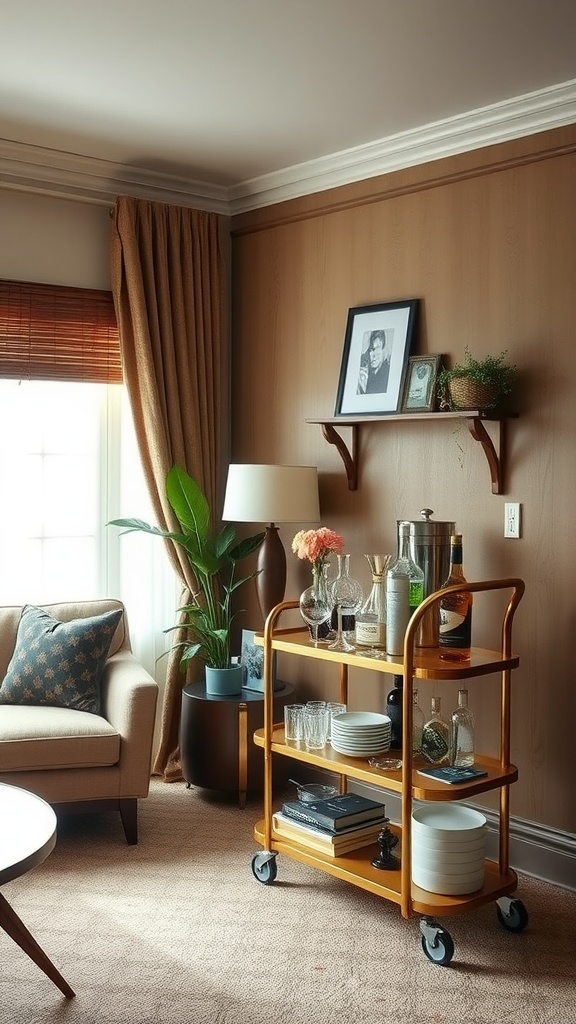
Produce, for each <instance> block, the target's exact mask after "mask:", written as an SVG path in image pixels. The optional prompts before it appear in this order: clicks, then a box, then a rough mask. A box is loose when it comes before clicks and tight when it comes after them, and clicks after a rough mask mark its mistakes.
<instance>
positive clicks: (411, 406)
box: [402, 355, 442, 412]
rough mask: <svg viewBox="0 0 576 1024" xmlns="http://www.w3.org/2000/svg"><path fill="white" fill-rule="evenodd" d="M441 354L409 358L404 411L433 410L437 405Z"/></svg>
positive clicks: (403, 403) (403, 401)
mask: <svg viewBox="0 0 576 1024" xmlns="http://www.w3.org/2000/svg"><path fill="white" fill-rule="evenodd" d="M441 358H442V357H441V356H439V355H434V356H411V357H410V359H409V360H408V369H407V371H406V381H405V383H404V394H403V397H402V412H433V411H434V408H435V405H436V378H437V376H438V370H439V368H440V359H441Z"/></svg>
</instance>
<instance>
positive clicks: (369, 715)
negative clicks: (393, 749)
mask: <svg viewBox="0 0 576 1024" xmlns="http://www.w3.org/2000/svg"><path fill="white" fill-rule="evenodd" d="M391 738H392V722H391V720H390V718H389V717H388V715H379V714H377V712H375V711H344V712H342V713H341V714H339V715H333V716H332V739H331V743H332V746H333V748H334V750H336V751H337V752H338V753H339V754H346V755H347V757H373V756H374V755H375V754H382V753H383V752H384V751H385V750H389V749H390V740H391Z"/></svg>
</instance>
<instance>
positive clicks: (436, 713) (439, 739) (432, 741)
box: [422, 697, 450, 765]
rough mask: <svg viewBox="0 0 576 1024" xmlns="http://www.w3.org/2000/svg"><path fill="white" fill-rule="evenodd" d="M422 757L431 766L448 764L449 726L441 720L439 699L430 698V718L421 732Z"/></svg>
mask: <svg viewBox="0 0 576 1024" xmlns="http://www.w3.org/2000/svg"><path fill="white" fill-rule="evenodd" d="M422 755H423V756H424V757H425V758H426V760H427V761H430V762H431V764H438V765H441V764H449V763H450V726H449V725H448V722H446V721H445V720H444V719H443V718H442V709H441V699H440V697H432V701H431V713H430V718H429V719H428V721H427V722H426V723H425V725H424V728H423V730H422Z"/></svg>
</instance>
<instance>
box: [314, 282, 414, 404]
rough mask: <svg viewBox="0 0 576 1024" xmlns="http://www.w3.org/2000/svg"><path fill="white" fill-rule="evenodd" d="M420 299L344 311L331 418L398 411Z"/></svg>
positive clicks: (357, 307)
mask: <svg viewBox="0 0 576 1024" xmlns="http://www.w3.org/2000/svg"><path fill="white" fill-rule="evenodd" d="M417 312H418V299H405V300H403V301H401V302H380V303H378V304H377V305H373V306H354V307H353V308H352V309H349V310H348V320H347V323H346V335H345V338H344V352H343V354H342V365H341V367H340V379H339V382H338V394H337V397H336V410H335V413H334V415H335V416H356V415H362V416H363V415H369V416H370V415H374V416H379V415H382V414H383V413H387V412H398V411H399V409H400V402H401V399H402V394H403V390H404V381H405V377H406V368H407V365H408V358H409V355H410V347H411V345H412V340H413V337H414V331H415V327H416V316H417Z"/></svg>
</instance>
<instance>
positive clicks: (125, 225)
mask: <svg viewBox="0 0 576 1024" xmlns="http://www.w3.org/2000/svg"><path fill="white" fill-rule="evenodd" d="M219 230H220V226H219V218H218V216H217V215H216V214H212V213H206V212H203V211H198V210H188V209H182V208H179V207H176V206H168V205H164V204H159V203H151V202H148V201H145V200H138V199H131V198H128V197H122V198H119V199H118V201H117V203H116V207H115V210H114V215H113V225H112V233H111V254H110V255H111V276H112V293H113V296H114V304H115V307H116V314H117V318H118V326H119V331H120V347H121V350H122V360H123V365H124V380H125V383H126V387H127V389H128V393H129V397H130V403H131V407H132V413H133V416H134V423H135V427H136V435H137V438H138V445H139V450H140V454H141V457H142V463H143V467H144V473H145V476H146V480H147V484H148V488H149V490H150V495H151V500H152V503H153V507H154V511H155V515H156V521H157V523H158V525H159V526H161V527H162V528H164V529H168V528H170V529H175V528H177V525H178V524H177V523H176V522H175V521H174V518H173V516H172V512H171V509H170V507H169V505H168V503H167V501H166V495H165V481H166V474H167V473H168V470H169V469H170V467H171V466H172V465H180V466H182V467H183V468H184V469H186V471H187V472H188V473H189V474H190V475H191V476H193V477H194V479H195V480H196V481H197V482H198V484H199V485H200V487H201V488H202V489H203V491H204V493H205V494H206V497H207V499H208V502H209V504H210V507H211V508H212V509H213V510H219V509H220V507H221V480H222V453H221V446H222V434H223V430H222V394H223V389H224V386H225V379H224V374H225V365H226V360H225V347H226V339H225V336H224V335H225V331H224V280H225V278H224V265H223V260H222V255H221V248H220V239H219ZM137 511H138V510H135V512H134V514H137ZM169 556H170V559H171V562H172V564H173V566H174V568H175V569H176V571H177V573H178V575H179V577H180V579H181V581H182V585H183V588H184V591H183V598H182V603H183V604H184V603H189V600H190V589H191V588H192V587H193V586H194V579H193V577H192V574H191V570H190V567H189V565H188V563H187V561H186V560H185V559H183V558H182V553H181V551H180V549H179V548H177V547H174V545H172V544H169ZM166 625H167V626H168V625H172V623H167V624H166ZM172 637H173V640H174V642H176V641H177V640H178V635H177V634H176V633H174V634H172ZM197 671H198V672H200V671H201V668H200V667H199V666H198V667H197ZM185 683H186V678H185V677H184V675H183V674H182V673H181V672H180V669H179V664H178V657H177V656H175V655H170V658H169V664H168V670H167V679H166V690H165V696H164V702H163V707H162V731H161V738H160V748H159V751H158V754H157V757H156V761H155V764H154V771H155V772H156V773H157V774H161V775H163V776H164V778H166V779H167V780H172V779H178V778H181V777H182V772H181V768H180V758H179V749H178V732H179V724H180V708H181V699H182V688H183V686H184V685H185Z"/></svg>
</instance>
